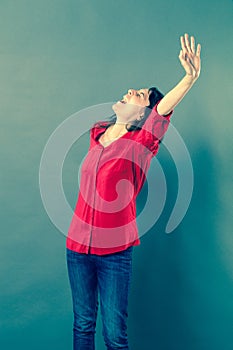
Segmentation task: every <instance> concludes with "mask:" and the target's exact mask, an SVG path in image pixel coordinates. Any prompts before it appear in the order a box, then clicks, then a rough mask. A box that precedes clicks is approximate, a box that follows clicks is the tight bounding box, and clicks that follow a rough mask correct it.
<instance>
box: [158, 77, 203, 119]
mask: <svg viewBox="0 0 233 350" xmlns="http://www.w3.org/2000/svg"><path fill="white" fill-rule="evenodd" d="M196 80H197V79H195V78H193V77H192V76H191V75H188V74H186V75H185V76H184V77H183V79H181V80H180V82H179V83H178V84H177V85H176V86H175V87H174V88H173V89H172V90H170V91H169V92H168V93H167V94H166V95H165V96H164V97H163V98H162V100H161V101H160V102H159V104H158V107H157V111H158V113H159V114H160V115H166V114H168V113H169V112H170V111H171V110H172V109H174V108H175V106H177V105H178V103H179V102H180V101H181V100H182V99H183V98H184V96H185V95H186V94H187V92H188V91H189V90H190V89H191V87H192V86H193V84H194V83H195V81H196Z"/></svg>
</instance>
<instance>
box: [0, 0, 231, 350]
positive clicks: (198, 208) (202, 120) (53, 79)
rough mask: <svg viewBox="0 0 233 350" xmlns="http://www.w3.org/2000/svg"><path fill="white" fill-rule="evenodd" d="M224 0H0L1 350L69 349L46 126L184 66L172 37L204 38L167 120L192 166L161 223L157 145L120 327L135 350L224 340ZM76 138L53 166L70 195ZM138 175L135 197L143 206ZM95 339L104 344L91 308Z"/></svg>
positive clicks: (227, 238)
mask: <svg viewBox="0 0 233 350" xmlns="http://www.w3.org/2000/svg"><path fill="white" fill-rule="evenodd" d="M232 19H233V18H232V1H230V0H228V1H226V0H223V1H221V2H220V1H216V0H212V1H207V0H203V1H199V0H195V1H194V0H190V1H184V0H177V1H172V0H164V1H158V0H153V1H152V0H145V1H132V0H130V1H129V0H117V1H113V0H108V1H107V0H101V1H92V0H90V1H84V0H83V1H82V0H76V1H74V0H57V1H56V0H54V1H51V0H46V1H45V0H40V1H26V0H19V1H6V0H5V1H4V0H1V1H0V116H1V138H0V139H1V147H0V154H1V212H0V215H1V265H0V272H1V289H0V293H1V312H0V322H1V328H0V346H1V349H4V350H13V349H16V348H17V349H24V350H39V349H41V348H43V349H45V350H52V349H56V350H64V349H72V320H73V316H72V309H71V308H72V304H71V294H70V289H69V284H68V277H67V271H66V261H65V237H64V235H62V234H61V233H60V232H59V231H58V230H57V229H56V227H55V226H54V225H53V224H52V222H51V221H50V219H49V217H48V216H47V214H46V211H45V210H44V208H43V204H42V201H41V197H40V190H39V181H38V177H39V163H40V158H41V155H42V151H43V149H44V146H45V144H46V142H47V140H48V138H49V136H50V135H51V133H52V132H53V131H54V130H55V128H56V127H57V126H58V125H59V124H60V123H61V122H62V121H63V120H65V119H66V118H67V117H68V116H70V115H71V114H73V113H75V112H76V111H79V110H81V109H83V108H86V107H88V106H91V105H94V104H100V103H105V102H109V101H113V100H114V99H118V98H119V97H121V96H122V94H123V93H125V91H126V90H127V89H128V88H131V87H135V88H140V87H147V86H151V85H152V86H157V87H159V88H160V90H162V91H163V92H164V93H166V92H167V91H169V90H170V89H171V88H172V87H173V86H175V84H176V83H178V81H179V80H180V79H181V78H182V76H183V69H182V67H181V65H180V62H179V59H178V54H179V50H180V42H179V37H180V35H182V34H184V33H185V32H187V33H189V34H190V35H194V36H195V38H196V41H197V42H200V43H201V45H202V54H201V57H202V71H201V76H200V79H199V80H198V81H197V83H196V85H195V86H194V87H193V88H192V90H191V91H190V92H189V93H188V95H187V96H186V97H185V98H184V100H183V101H182V103H181V104H180V105H179V106H177V108H176V110H175V113H174V116H173V117H172V123H173V125H174V126H175V127H176V128H177V130H178V131H179V133H180V134H181V136H182V137H183V139H184V141H185V143H186V146H187V147H188V150H189V152H190V155H191V159H192V164H193V169H194V191H193V197H192V201H191V203H190V207H189V209H188V211H187V214H186V216H185V217H184V219H183V221H182V222H181V224H180V225H179V226H178V227H177V228H176V230H175V231H173V232H172V233H171V234H165V226H166V223H167V220H168V218H169V215H170V213H171V210H172V208H173V206H174V203H175V199H176V194H177V185H178V184H177V177H176V169H175V165H174V164H173V162H172V159H171V158H170V156H169V154H168V153H167V152H166V149H165V147H164V146H163V145H162V146H161V148H160V152H159V154H158V156H157V159H158V160H159V162H160V164H161V165H162V167H163V170H164V173H165V174H166V179H167V185H168V194H167V200H166V206H165V209H164V211H163V213H162V215H161V217H160V218H159V220H158V221H157V223H156V224H155V225H154V227H153V228H152V229H151V230H150V231H149V232H148V233H147V234H146V235H144V236H143V237H142V239H141V245H140V246H139V247H136V248H135V250H134V258H133V259H134V262H133V264H134V265H133V266H134V267H133V268H134V274H133V280H132V287H131V294H130V302H129V320H128V333H129V341H130V345H131V348H132V349H133V350H142V349H143V350H147V349H148V350H150V349H155V348H156V349H160V350H186V349H189V350H207V349H211V350H219V349H220V348H222V349H224V350H230V349H231V346H232V343H233V336H232V332H231V330H232V325H233V319H232V315H233V303H232V292H233V284H232V279H233V269H232V267H233V265H232V250H233V249H232V247H233V245H232V169H233V165H232V155H233V154H232V132H231V131H230V130H231V128H232V126H233V121H232V113H231V112H232V106H230V102H231V96H232V44H231V38H232V24H231V23H232ZM88 142H89V140H88V136H87V135H83V137H82V138H81V139H80V140H79V142H77V143H76V144H75V145H74V146H73V147H72V149H71V150H70V152H69V154H68V156H67V159H66V161H65V164H64V169H63V185H64V191H65V193H66V195H67V198H68V200H69V202H70V204H71V206H72V207H74V205H75V200H76V195H77V176H76V175H77V169H78V167H79V164H80V161H81V159H82V157H83V156H84V154H85V152H86V149H87V146H88ZM146 194H147V186H146V185H145V187H144V188H143V192H142V193H141V194H140V198H139V199H138V208H139V209H140V208H141V207H142V206H143V203H144V202H143V201H144V200H145V198H146ZM96 345H97V349H98V350H103V349H105V347H104V343H103V339H102V336H101V320H100V318H99V316H98V324H97V334H96Z"/></svg>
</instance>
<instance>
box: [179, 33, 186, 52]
mask: <svg viewBox="0 0 233 350" xmlns="http://www.w3.org/2000/svg"><path fill="white" fill-rule="evenodd" d="M180 43H181V47H182V50H183V51H184V52H186V51H187V48H186V45H185V40H184V37H183V35H182V36H181V37H180Z"/></svg>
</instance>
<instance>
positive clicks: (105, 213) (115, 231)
mask: <svg viewBox="0 0 233 350" xmlns="http://www.w3.org/2000/svg"><path fill="white" fill-rule="evenodd" d="M158 103H159V102H157V104H156V105H155V107H154V108H153V109H152V111H151V113H150V115H149V116H148V118H147V119H146V121H145V123H144V124H143V126H142V128H141V129H140V130H135V131H129V132H126V133H125V134H124V135H123V136H121V137H120V138H118V139H116V140H115V141H113V142H111V143H110V144H109V145H108V146H106V147H104V146H103V145H102V144H101V143H100V142H99V138H100V136H101V135H102V134H103V133H104V132H105V130H106V129H105V128H100V127H99V126H98V123H95V124H94V126H93V127H92V128H91V131H90V146H89V150H88V153H87V155H86V157H85V159H84V161H83V163H82V167H81V178H80V187H79V193H78V199H77V203H76V206H75V210H74V215H73V217H72V220H71V223H70V227H69V230H68V235H67V240H66V247H67V248H68V249H71V250H74V251H76V252H79V253H86V254H88V253H90V254H97V255H104V254H110V253H114V252H118V251H122V250H125V249H127V248H128V247H130V246H135V245H139V244H140V239H139V236H138V227H137V223H136V197H137V195H138V194H139V192H140V190H141V188H142V186H143V184H144V182H145V179H146V174H147V172H148V169H149V166H150V162H151V159H152V158H153V157H154V156H155V155H156V154H157V152H158V149H159V140H161V138H162V137H163V136H164V134H165V132H166V131H167V128H168V125H169V123H170V117H171V115H172V114H173V111H171V112H170V113H169V114H168V115H166V116H161V115H159V114H158V112H157V105H158ZM101 123H102V124H108V122H107V121H102V122H101Z"/></svg>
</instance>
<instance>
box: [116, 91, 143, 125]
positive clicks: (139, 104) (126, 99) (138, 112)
mask: <svg viewBox="0 0 233 350" xmlns="http://www.w3.org/2000/svg"><path fill="white" fill-rule="evenodd" d="M149 104H150V101H149V89H146V88H145V89H139V90H134V89H129V90H128V92H127V94H125V95H124V96H123V99H122V100H120V101H118V102H117V103H115V104H114V105H113V106H112V109H113V110H114V112H115V113H116V115H117V117H118V119H121V120H123V121H125V122H128V121H129V120H135V119H138V120H140V118H141V116H143V115H144V111H145V107H146V106H149Z"/></svg>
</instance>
